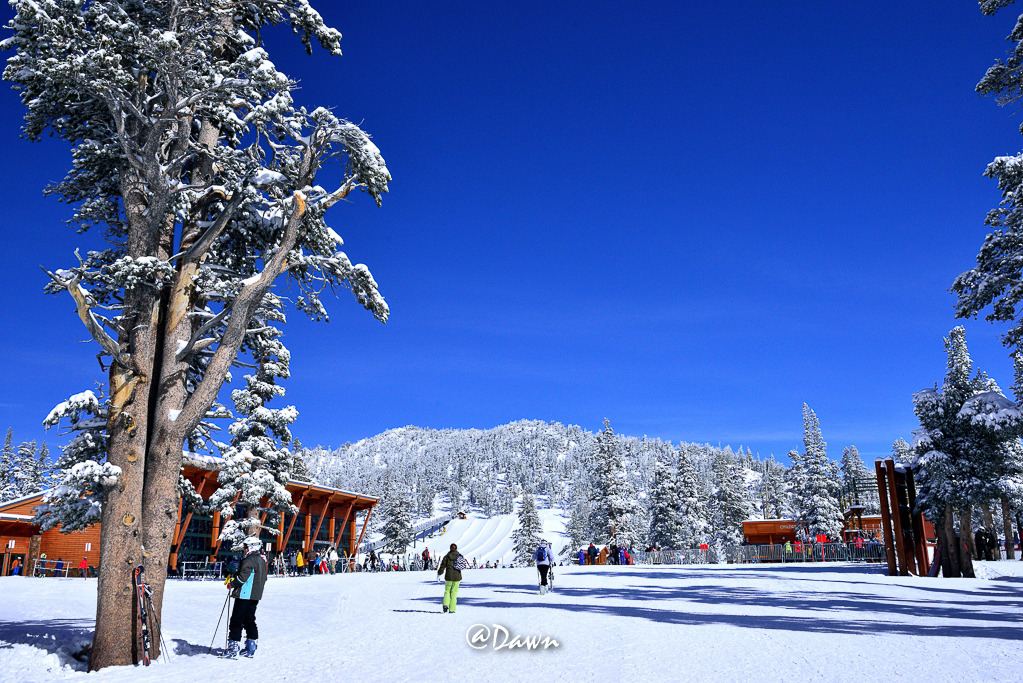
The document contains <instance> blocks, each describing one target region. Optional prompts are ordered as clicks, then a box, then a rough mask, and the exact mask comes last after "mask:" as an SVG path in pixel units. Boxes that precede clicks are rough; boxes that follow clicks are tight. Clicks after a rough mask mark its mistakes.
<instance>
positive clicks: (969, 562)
mask: <svg viewBox="0 0 1023 683" xmlns="http://www.w3.org/2000/svg"><path fill="white" fill-rule="evenodd" d="M959 537H960V540H959V547H960V548H961V549H962V551H961V552H960V553H959V562H960V569H961V571H962V572H963V576H964V577H965V578H967V579H975V578H977V575H976V574H975V573H974V571H973V558H974V557H975V556H976V553H977V547H976V544H975V543H974V542H973V511H972V510H971V509H970V508H965V509H963V510H961V511H960V512H959Z"/></svg>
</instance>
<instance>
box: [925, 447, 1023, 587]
mask: <svg viewBox="0 0 1023 683" xmlns="http://www.w3.org/2000/svg"><path fill="white" fill-rule="evenodd" d="M906 494H907V495H908V497H909V518H910V520H911V523H912V525H913V552H914V553H915V555H916V567H917V574H918V575H919V576H924V575H925V574H927V572H928V570H929V569H930V566H931V563H930V561H929V560H928V559H927V539H926V537H925V536H924V516H923V514H922V513H919V512H917V513H914V512H913V507H914V506H915V505H916V482H915V481H914V480H913V471H912V470H911V469H909V468H908V467H907V468H906ZM1011 541H1012V539H1009V542H1011Z"/></svg>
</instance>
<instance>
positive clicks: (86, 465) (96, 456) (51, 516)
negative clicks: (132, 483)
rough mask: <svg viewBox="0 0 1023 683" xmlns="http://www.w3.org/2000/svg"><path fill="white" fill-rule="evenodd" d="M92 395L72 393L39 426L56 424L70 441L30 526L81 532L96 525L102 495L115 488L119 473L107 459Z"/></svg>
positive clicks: (99, 404)
mask: <svg viewBox="0 0 1023 683" xmlns="http://www.w3.org/2000/svg"><path fill="white" fill-rule="evenodd" d="M104 404H105V402H104V401H101V399H100V397H97V396H96V394H94V393H93V392H91V391H83V392H81V393H79V394H75V395H74V396H72V397H70V398H69V399H68V400H66V401H64V402H62V403H59V404H58V405H57V406H55V407H54V409H53V410H51V411H50V414H49V415H47V416H46V419H45V420H44V421H43V425H44V426H45V427H46V428H47V429H50V428H51V427H54V426H56V425H58V424H60V422H61V421H67V422H68V423H69V424H70V431H71V433H72V434H74V436H73V437H72V439H71V441H70V442H69V443H68V444H67V445H66V446H64V447H63V449H62V452H61V456H60V457H59V458H57V462H56V463H55V465H54V469H55V470H56V471H57V474H56V475H55V476H54V481H53V485H52V487H51V488H50V489H49V490H48V491H46V493H45V494H43V499H42V502H41V503H40V504H39V505H37V506H36V509H35V521H36V523H37V524H39V525H40V526H41V527H42V528H43V529H52V528H54V527H56V526H58V525H59V526H60V529H61V531H81V530H82V529H84V528H85V527H87V526H89V525H90V524H95V523H96V522H99V521H100V516H101V515H102V512H103V502H104V501H105V500H106V496H107V492H108V491H109V490H110V489H111V487H113V486H114V485H115V484H116V483H117V478H118V476H119V475H120V474H121V468H119V467H117V466H116V465H113V464H111V463H110V462H109V461H108V460H107V457H106V456H107V444H106V425H107V418H106V408H105V405H104Z"/></svg>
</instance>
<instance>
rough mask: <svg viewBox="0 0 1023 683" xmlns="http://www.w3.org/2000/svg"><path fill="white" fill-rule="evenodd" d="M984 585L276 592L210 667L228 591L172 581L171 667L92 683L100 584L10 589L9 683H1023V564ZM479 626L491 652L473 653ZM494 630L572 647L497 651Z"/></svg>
mask: <svg viewBox="0 0 1023 683" xmlns="http://www.w3.org/2000/svg"><path fill="white" fill-rule="evenodd" d="M981 567H982V572H983V573H984V575H985V576H988V577H989V578H987V579H978V580H967V579H955V580H946V579H920V578H889V577H887V576H885V575H884V574H883V573H881V571H882V570H881V568H880V567H878V566H876V565H875V566H865V565H849V564H838V563H836V564H827V565H789V566H776V565H759V566H758V565H750V566H731V565H716V566H673V567H645V566H635V567H583V568H580V567H562V568H559V569H558V573H557V579H556V583H557V590H556V592H555V593H553V594H549V595H546V596H539V595H537V593H536V573H535V571H534V570H532V569H528V568H526V569H480V570H475V571H467V572H465V579H464V581H463V582H462V586H461V590H460V593H459V600H458V611H457V613H456V614H442V613H441V611H440V596H441V592H442V586H441V585H440V584H439V583H437V582H436V580H435V579H434V574H433V573H432V572H395V573H387V574H351V575H338V576H316V577H305V578H271V579H270V580H269V582H268V584H267V587H266V593H265V596H264V599H263V600H262V601H261V602H260V605H259V612H258V615H257V616H258V619H259V625H260V641H259V642H260V647H259V652H258V653H257V656H256V658H255V659H253V660H246V659H240V660H238V661H225V660H220V659H217V658H215V657H211V656H207V655H206V648H207V647H208V646H209V644H210V641H211V639H213V629H214V626H215V625H216V622H217V615H218V614H219V613H220V610H221V607H222V606H223V604H224V588H223V586H221V585H220V584H219V583H213V582H205V583H204V582H179V581H172V582H169V583H168V588H167V605H166V612H165V616H164V622H165V623H164V630H165V638H166V640H167V641H168V642H169V643H170V644H171V649H172V651H173V652H172V655H171V657H170V658H169V660H168V661H159V662H154V664H153V665H152V666H151V667H149V668H148V669H146V668H142V667H137V668H132V667H125V668H118V669H107V670H104V671H102V672H100V673H98V674H90V675H86V674H84V673H81V672H79V671H76V670H75V668H74V667H75V666H80V665H78V664H77V662H74V661H73V660H71V659H70V658H69V657H68V656H67V654H66V650H67V649H68V648H69V647H73V644H74V643H75V642H76V641H78V640H80V639H82V638H83V637H87V635H88V632H89V630H90V629H91V627H92V619H93V615H94V611H95V591H96V581H95V580H93V579H90V580H88V581H83V580H81V579H26V578H23V577H11V578H2V579H0V680H3V681H12V682H13V681H28V682H37V681H38V682H40V683H42V682H43V681H53V680H81V681H116V682H119V683H129V682H130V683H144V682H145V681H167V680H175V681H210V680H274V681H310V680H330V679H333V678H346V677H349V676H351V677H353V678H355V679H357V680H360V681H405V680H412V679H427V680H429V679H436V678H438V677H439V678H443V679H445V680H461V681H512V680H514V681H519V680H527V679H538V680H555V677H558V678H557V680H572V681H589V680H601V681H602V680H620V679H621V677H623V676H624V677H629V678H636V679H637V680H638V679H639V678H640V677H642V678H643V679H646V678H648V677H651V676H653V677H655V678H656V679H658V680H680V681H686V680H692V681H703V680H709V681H762V680H763V681H775V680H777V681H781V680H786V681H792V680H796V681H890V680H900V681H928V683H931V682H933V681H1016V680H1019V673H1018V665H1017V663H1016V662H1017V659H1018V653H1019V645H1020V641H1021V640H1023V611H1021V607H1023V562H1018V561H1017V562H1008V561H1006V562H999V563H981ZM477 624H479V625H483V626H485V627H486V628H489V629H490V631H491V636H490V640H488V641H487V643H488V644H489V647H487V648H486V649H480V650H476V649H473V648H472V647H470V645H469V644H468V642H467V635H472V634H474V633H477V632H478V631H479V630H480V628H479V627H476V628H473V627H474V625H477ZM497 626H501V627H504V628H505V629H507V631H508V632H509V634H511V636H516V635H517V636H524V637H525V636H546V637H550V638H553V639H555V640H556V641H557V643H558V646H557V647H556V648H555V647H550V648H548V649H546V650H544V649H540V650H527V649H508V648H504V649H501V650H499V651H495V650H494V649H493V644H494V641H493V637H494V633H497V634H498V643H500V642H502V640H501V639H502V638H503V634H502V633H501V631H500V629H498V628H497ZM223 639H224V634H223V625H222V626H221V631H220V633H219V636H218V638H217V643H218V645H222V643H223ZM476 644H477V645H479V643H476ZM541 647H542V645H541Z"/></svg>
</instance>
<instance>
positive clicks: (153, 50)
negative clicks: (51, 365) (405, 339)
mask: <svg viewBox="0 0 1023 683" xmlns="http://www.w3.org/2000/svg"><path fill="white" fill-rule="evenodd" d="M12 8H13V10H14V16H13V17H12V18H11V20H10V22H9V24H8V29H9V34H10V35H9V36H8V37H6V38H5V40H4V41H3V47H4V48H5V49H7V50H10V51H11V53H10V54H11V56H10V57H9V58H8V60H7V65H6V68H5V70H4V78H5V79H6V80H8V81H10V82H11V83H12V85H13V86H14V87H15V88H16V89H17V90H18V92H19V95H20V97H21V101H22V103H23V105H24V108H25V116H24V126H23V136H24V137H25V138H27V139H29V140H37V139H39V138H41V137H42V136H43V135H45V134H47V133H49V134H51V135H54V136H56V137H57V138H59V139H61V140H64V141H65V142H67V143H68V144H69V145H70V146H71V155H72V162H73V163H71V164H70V170H69V171H68V173H67V175H66V176H65V178H64V179H63V180H62V181H60V182H58V183H55V184H54V185H53V186H51V188H50V191H51V192H52V193H54V194H56V195H58V196H59V197H62V198H63V199H64V200H65V201H67V202H68V204H69V205H71V206H72V207H73V209H72V211H73V214H72V216H71V217H70V219H69V221H68V222H69V223H71V224H72V225H73V226H74V227H75V228H76V229H77V231H78V232H79V233H84V232H85V231H87V230H88V229H89V228H92V227H95V228H96V229H99V230H100V231H102V232H103V234H104V237H105V238H106V239H107V242H108V244H109V247H108V248H106V249H102V250H95V251H88V252H87V253H86V255H85V257H84V258H82V259H80V260H78V262H77V263H73V264H71V265H72V267H71V268H67V269H55V270H54V271H51V272H48V275H49V277H50V283H49V285H48V286H47V291H49V292H52V293H54V294H57V293H64V292H66V293H67V295H68V296H70V297H71V299H72V300H73V301H74V305H75V308H76V314H77V317H78V318H79V319H81V321H82V322H83V323H84V325H85V328H86V330H87V332H88V333H89V334H90V336H91V337H92V340H93V341H95V342H96V343H97V344H98V345H99V347H100V348H101V350H102V354H103V355H105V356H108V357H109V358H110V359H111V368H110V371H109V382H110V386H109V388H108V390H107V394H108V396H109V399H108V400H109V405H108V406H107V410H108V412H109V417H110V419H109V420H108V425H109V430H110V431H109V433H108V434H107V435H106V437H105V438H106V454H107V456H106V457H107V458H109V462H110V463H111V466H112V467H117V468H118V469H119V470H121V471H120V473H119V474H118V475H116V476H118V477H120V479H119V481H117V482H116V483H117V485H116V486H111V487H110V488H109V489H108V490H107V492H106V499H105V504H104V506H103V516H104V517H105V519H104V524H103V534H104V537H103V543H102V546H101V548H100V553H101V557H100V562H101V564H102V566H103V573H102V574H101V575H100V579H99V591H98V602H97V619H96V633H95V637H94V639H93V650H92V654H91V656H90V659H89V667H90V669H91V670H98V669H102V668H104V667H106V666H111V665H119V664H129V663H134V661H133V659H134V658H135V656H136V655H137V652H138V648H136V647H133V642H134V640H137V638H138V629H137V628H135V627H134V626H132V627H130V628H128V627H126V626H125V625H126V624H131V623H132V622H131V614H132V610H133V603H132V596H131V595H130V593H126V592H124V590H123V588H124V587H125V586H128V585H130V583H131V569H132V568H133V567H135V566H137V565H138V564H140V563H141V562H142V561H143V557H148V558H149V559H148V567H147V579H148V580H149V582H150V584H151V586H152V588H153V603H154V605H153V607H154V610H153V611H154V612H155V614H154V616H155V617H157V618H158V617H159V614H160V611H161V608H162V599H163V588H164V582H165V578H166V567H167V559H168V557H169V555H170V546H171V542H172V538H173V536H174V528H175V524H176V519H175V516H174V515H172V514H167V511H168V510H174V509H176V508H177V505H178V500H177V495H178V490H177V486H176V483H177V482H178V479H179V474H180V469H181V463H182V457H183V451H184V448H185V444H186V441H188V440H190V439H192V436H193V434H194V433H195V432H196V431H197V430H198V429H201V425H202V423H203V421H204V420H205V419H206V416H207V414H208V412H209V410H210V408H211V407H213V406H214V405H215V402H216V399H217V396H218V395H219V394H220V392H221V388H222V386H223V382H224V381H225V379H226V377H227V375H228V373H229V371H230V369H231V367H232V366H233V364H234V363H235V362H236V360H238V355H239V353H240V352H241V351H242V347H243V345H244V344H245V338H246V336H247V334H248V332H249V329H250V324H251V323H252V318H253V316H254V315H255V314H256V311H257V308H258V307H259V305H260V303H261V302H262V301H263V298H264V296H265V295H266V294H267V293H268V292H269V291H270V290H271V288H272V287H273V286H274V285H275V283H277V282H278V281H279V280H280V279H282V278H281V276H284V275H286V276H287V277H288V279H289V286H290V287H291V288H292V291H293V292H294V297H293V301H294V302H295V304H296V306H297V307H298V308H299V309H300V310H301V311H302V312H303V313H305V314H307V315H309V316H310V317H311V318H313V319H316V320H322V319H325V318H326V310H325V307H324V305H323V302H322V300H321V298H320V296H321V293H322V292H324V291H335V290H336V289H338V288H341V287H343V288H347V289H349V290H350V291H351V292H352V293H353V294H354V295H355V297H356V299H357V300H358V302H359V303H360V304H361V305H363V306H364V307H365V308H367V309H369V310H371V311H372V312H373V313H374V315H375V316H376V317H377V318H378V319H379V320H381V321H385V320H386V319H387V317H388V309H387V305H386V304H385V302H384V300H383V298H382V297H381V296H380V294H379V291H378V287H377V284H376V282H375V280H374V279H373V278H372V276H371V275H370V272H369V270H368V269H367V268H366V267H365V266H362V265H354V264H352V262H351V261H350V259H349V258H348V257H347V255H345V254H344V253H342V252H340V251H338V249H339V247H340V238H339V237H338V235H337V233H335V232H334V231H333V230H331V229H330V228H329V226H328V225H327V222H326V214H327V211H328V209H330V208H331V207H332V206H336V205H338V203H339V202H341V200H342V199H344V198H346V197H348V196H349V195H350V194H351V193H352V192H353V191H354V190H356V189H361V190H364V191H365V192H366V193H368V194H369V195H371V196H372V197H373V199H374V201H375V202H376V203H379V202H380V201H381V197H382V194H383V193H384V192H386V191H387V189H388V188H387V184H388V182H389V181H390V179H391V178H390V174H389V172H388V171H387V168H386V166H385V164H384V161H383V158H382V157H381V155H380V152H379V150H378V149H377V147H376V146H375V145H374V144H373V143H372V142H371V141H370V140H369V137H368V136H367V135H366V134H365V133H364V132H363V131H362V130H361V129H360V128H359V127H358V126H356V125H355V124H352V123H350V122H348V121H343V120H340V119H338V118H337V117H336V116H335V115H334V114H333V113H332V112H331V111H330V109H328V108H326V107H310V108H304V107H299V106H297V105H296V103H295V102H294V99H293V97H292V91H293V89H294V86H295V82H294V81H293V80H292V79H290V78H288V76H287V75H286V74H284V73H281V72H280V71H279V70H278V68H277V66H275V63H274V62H272V61H271V60H270V55H269V54H268V52H267V50H266V44H265V43H263V41H262V36H264V35H265V33H266V31H268V30H269V29H270V27H271V26H275V25H279V24H289V25H290V28H291V29H292V30H293V31H294V33H295V34H297V35H298V37H299V39H300V40H301V41H302V43H303V44H304V47H306V49H307V50H308V51H310V52H311V43H312V42H313V41H316V42H318V43H319V44H320V46H322V47H323V48H324V49H325V50H326V51H327V52H329V53H330V54H334V55H338V54H340V38H341V34H340V33H339V32H338V31H336V30H334V29H332V28H330V27H328V26H326V25H325V24H324V22H323V19H322V17H321V15H320V14H319V13H318V12H316V11H315V10H314V9H313V8H312V6H311V5H310V3H309V0H272V1H271V0H246V1H244V2H241V1H239V0H217V1H216V2H211V1H210V0H179V1H176V2H120V1H117V0H90V1H89V2H58V1H54V0H45V1H43V2H35V1H34V0H17V1H16V2H14V3H13V5H12ZM280 63H283V61H282V60H278V61H277V64H280ZM331 163H334V164H336V166H335V168H337V171H338V172H337V173H336V174H335V176H334V178H332V179H331V180H334V181H336V182H337V183H338V184H337V185H336V186H332V188H331V189H327V188H325V187H324V185H326V181H327V178H326V177H325V174H322V173H320V171H321V169H323V167H324V166H326V165H328V164H331ZM318 176H319V177H318ZM334 188H336V189H334ZM82 251H85V250H84V249H83V250H82ZM108 311H113V314H110V313H107V312H108ZM198 358H201V359H203V360H202V361H201V362H200V361H197V359H198ZM197 365H201V366H202V371H201V372H200V373H194V372H191V370H192V368H194V367H195V366H197ZM111 476H114V475H112V471H111ZM126 521H131V522H132V524H131V525H128V524H126ZM115 530H119V531H120V533H115ZM143 549H144V550H143ZM143 552H144V553H145V555H143ZM158 645H159V644H158V643H156V644H154V654H157V653H158V652H159V647H158Z"/></svg>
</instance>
